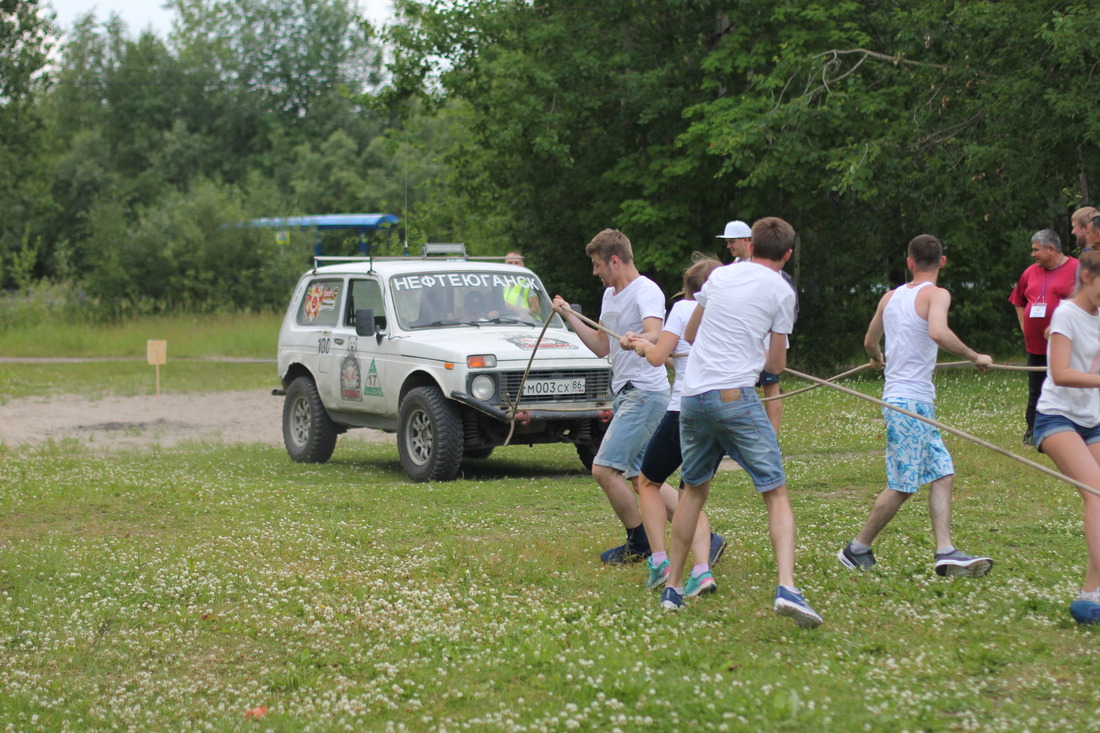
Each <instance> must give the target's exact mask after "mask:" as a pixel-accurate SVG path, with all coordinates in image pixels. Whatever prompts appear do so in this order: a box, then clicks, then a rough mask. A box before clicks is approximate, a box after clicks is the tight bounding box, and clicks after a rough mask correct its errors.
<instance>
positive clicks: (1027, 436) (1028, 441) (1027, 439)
mask: <svg viewBox="0 0 1100 733" xmlns="http://www.w3.org/2000/svg"><path fill="white" fill-rule="evenodd" d="M1022 442H1023V444H1024V445H1029V446H1033V445H1035V438H1034V437H1032V435H1031V430H1025V431H1024V439H1023V441H1022Z"/></svg>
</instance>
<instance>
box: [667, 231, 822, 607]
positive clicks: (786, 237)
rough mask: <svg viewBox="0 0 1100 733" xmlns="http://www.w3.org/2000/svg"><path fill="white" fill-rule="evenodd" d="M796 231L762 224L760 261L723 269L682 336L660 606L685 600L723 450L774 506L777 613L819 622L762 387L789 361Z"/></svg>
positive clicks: (756, 237)
mask: <svg viewBox="0 0 1100 733" xmlns="http://www.w3.org/2000/svg"><path fill="white" fill-rule="evenodd" d="M794 237H795V234H794V228H793V227H791V225H790V224H788V223H787V222H785V221H783V220H782V219H778V218H775V217H768V218H765V219H761V220H759V221H757V222H756V223H755V224H753V226H752V243H753V250H754V251H753V261H752V262H741V263H737V264H733V265H726V266H725V267H720V268H718V269H717V270H715V271H714V272H713V273H711V276H710V278H709V279H708V280H707V282H706V284H705V285H704V286H703V289H702V290H700V291H699V293H698V294H697V295H696V296H695V299H696V300H697V301H698V303H699V304H698V305H697V306H696V308H695V312H694V313H693V314H692V316H691V321H690V322H689V323H688V326H687V330H686V332H685V334H684V335H685V337H686V338H687V340H688V341H691V342H692V344H693V345H692V348H691V357H690V358H689V359H688V363H687V372H686V374H685V376H684V386H683V391H682V397H681V402H680V442H681V445H682V448H683V453H684V464H683V468H681V473H680V475H681V477H682V478H683V480H684V490H683V492H682V494H681V496H680V502H679V504H678V505H677V507H676V514H675V515H674V516H673V518H672V541H671V543H670V552H669V563H670V568H669V578H668V582H667V586H666V587H665V590H664V593H662V595H661V606H662V607H663V608H666V609H669V610H675V609H679V608H681V607H683V604H684V597H683V576H684V561H685V559H686V557H687V551H688V545H689V543H690V542H691V538H692V535H693V534H694V532H695V527H696V525H697V523H698V521H699V512H700V511H701V510H702V508H703V505H704V504H705V503H706V500H707V496H708V494H709V493H710V484H711V476H712V475H713V469H714V461H715V460H716V459H717V458H718V457H719V456H721V455H722V454H726V455H729V457H730V458H732V459H733V460H735V461H737V463H739V464H740V465H741V467H742V468H744V469H745V473H746V474H748V475H749V476H750V477H751V478H752V481H753V484H754V486H755V487H756V490H757V491H758V492H760V495H761V496H762V497H763V499H764V505H765V507H767V510H768V529H769V533H770V536H771V541H772V548H773V550H774V552H775V560H776V566H777V570H778V577H779V587H778V588H777V589H776V594H775V602H774V606H773V607H774V609H775V611H776V612H777V613H779V614H780V615H783V616H789V617H791V618H793V619H794V621H795V623H797V624H798V625H799V626H802V627H806V628H814V627H816V626H818V625H820V624H821V616H819V615H818V614H817V612H816V611H814V610H813V609H812V608H811V607H810V605H809V604H808V603H807V602H806V599H805V598H803V597H802V594H801V593H800V592H799V591H798V589H797V588H796V587H795V585H794V531H795V530H794V513H793V512H792V510H791V501H790V497H789V496H788V495H787V478H786V475H785V474H784V472H783V459H782V456H781V455H780V453H779V441H778V440H777V439H776V435H775V430H774V429H773V428H772V425H771V422H769V421H768V416H767V413H766V412H765V411H764V406H763V404H761V402H760V398H759V397H758V396H757V394H756V389H755V385H756V379H757V377H758V376H759V375H760V372H761V370H763V369H767V370H768V371H769V372H772V373H774V374H779V373H780V372H782V371H783V370H784V369H785V368H786V366H787V341H786V337H787V334H789V333H790V332H791V329H792V327H793V325H794V292H793V291H792V290H791V289H790V288H789V287H788V286H787V285H786V283H785V282H784V281H783V278H782V276H780V275H779V273H778V272H777V271H776V270H778V269H779V268H781V267H782V265H783V263H785V262H786V261H787V260H788V259H790V256H791V251H792V249H793V247H794ZM777 265H778V266H777ZM768 335H770V336H771V341H770V344H771V345H770V346H769V348H768V351H767V352H765V350H764V338H765V337H766V336H768Z"/></svg>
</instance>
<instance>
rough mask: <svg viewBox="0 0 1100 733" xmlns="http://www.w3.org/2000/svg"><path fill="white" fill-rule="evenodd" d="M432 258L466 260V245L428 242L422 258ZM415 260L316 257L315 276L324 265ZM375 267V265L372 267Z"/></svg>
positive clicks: (395, 256) (392, 257) (422, 252)
mask: <svg viewBox="0 0 1100 733" xmlns="http://www.w3.org/2000/svg"><path fill="white" fill-rule="evenodd" d="M430 257H447V258H448V259H452V260H466V259H467V257H466V245H465V244H462V243H450V242H426V243H425V244H424V245H423V246H422V247H421V249H420V258H419V259H422V260H426V259H428V258H430ZM411 259H415V258H413V257H409V256H407V255H389V256H385V255H383V256H371V255H368V256H366V257H362V256H360V257H352V256H341V255H314V256H313V274H314V275H316V274H317V268H318V267H320V266H321V265H322V264H333V263H337V262H371V263H373V262H374V261H375V260H378V261H385V262H397V261H401V260H404V261H406V262H407V261H409V260H411ZM473 259H504V258H503V257H475V258H473ZM372 266H373V265H372Z"/></svg>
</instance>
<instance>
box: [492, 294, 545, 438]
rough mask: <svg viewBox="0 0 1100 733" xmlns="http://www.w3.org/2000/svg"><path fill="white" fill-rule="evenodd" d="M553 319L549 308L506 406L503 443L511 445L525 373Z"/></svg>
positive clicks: (524, 384)
mask: <svg viewBox="0 0 1100 733" xmlns="http://www.w3.org/2000/svg"><path fill="white" fill-rule="evenodd" d="M552 320H554V311H553V309H551V310H550V315H549V316H547V317H546V323H544V324H542V330H541V331H539V337H538V340H537V341H535V348H533V349H531V358H530V359H528V360H527V368H526V369H524V370H523V378H522V379H520V380H519V389H518V390H516V401H515V402H513V403H512V404H511V406H509V408H508V437H507V438H505V439H504V445H511V443H512V434H513V433H514V432H515V431H516V412H517V411H518V410H519V401H520V398H522V397H523V388H524V386H526V385H527V375H528V374H530V373H531V364H533V363H534V361H535V354H537V353H538V350H539V345H540V344H542V337H543V336H545V335H546V329H547V328H549V327H550V321H552Z"/></svg>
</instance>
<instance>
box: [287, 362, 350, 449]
mask: <svg viewBox="0 0 1100 733" xmlns="http://www.w3.org/2000/svg"><path fill="white" fill-rule="evenodd" d="M338 434H339V428H338V427H337V425H336V423H334V422H333V421H332V418H331V417H329V416H328V412H327V411H326V410H325V406H324V404H322V403H321V395H320V394H318V393H317V385H316V384H315V383H314V381H313V378H312V377H298V378H297V379H295V380H294V381H293V382H291V383H290V387H289V388H288V389H287V391H286V401H285V402H283V444H284V445H286V452H287V453H289V454H290V457H291V458H293V459H294V460H295V461H297V462H298V463H324V462H325V461H327V460H328V459H329V458H331V457H332V451H333V450H334V449H335V448H336V436H337V435H338Z"/></svg>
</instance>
